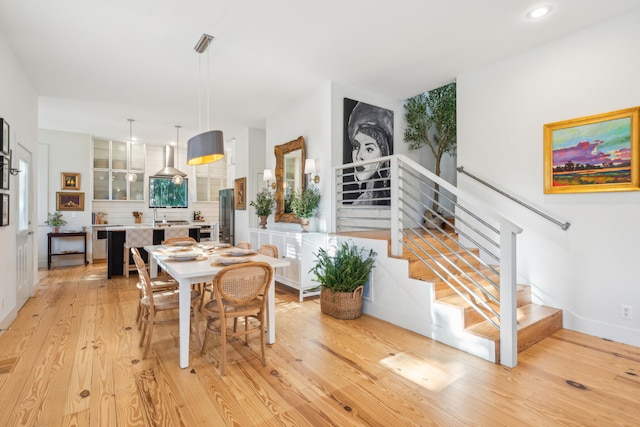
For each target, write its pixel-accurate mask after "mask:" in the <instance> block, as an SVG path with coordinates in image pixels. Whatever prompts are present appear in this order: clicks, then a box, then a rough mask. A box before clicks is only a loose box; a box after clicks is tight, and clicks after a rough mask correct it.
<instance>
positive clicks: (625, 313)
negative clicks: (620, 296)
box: [620, 304, 633, 319]
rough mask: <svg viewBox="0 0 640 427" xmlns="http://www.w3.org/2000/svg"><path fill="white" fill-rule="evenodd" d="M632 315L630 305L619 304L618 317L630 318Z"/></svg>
mask: <svg viewBox="0 0 640 427" xmlns="http://www.w3.org/2000/svg"><path fill="white" fill-rule="evenodd" d="M632 316H633V315H632V312H631V306H630V305H624V304H620V317H622V318H623V319H631V318H632Z"/></svg>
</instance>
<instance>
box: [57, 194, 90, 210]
mask: <svg viewBox="0 0 640 427" xmlns="http://www.w3.org/2000/svg"><path fill="white" fill-rule="evenodd" d="M56 210H57V211H83V210H84V193H61V192H56Z"/></svg>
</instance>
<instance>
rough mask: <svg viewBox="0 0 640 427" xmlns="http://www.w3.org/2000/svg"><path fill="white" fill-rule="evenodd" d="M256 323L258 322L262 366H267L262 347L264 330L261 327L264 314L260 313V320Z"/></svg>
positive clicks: (263, 347) (263, 346)
mask: <svg viewBox="0 0 640 427" xmlns="http://www.w3.org/2000/svg"><path fill="white" fill-rule="evenodd" d="M258 321H259V322H260V331H259V332H260V349H261V350H262V366H267V358H266V357H265V353H264V350H265V345H264V341H265V337H264V336H265V335H266V334H265V332H264V328H263V326H262V325H264V312H260V318H259V319H258Z"/></svg>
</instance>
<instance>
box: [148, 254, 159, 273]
mask: <svg viewBox="0 0 640 427" xmlns="http://www.w3.org/2000/svg"><path fill="white" fill-rule="evenodd" d="M149 277H150V278H152V279H155V278H156V277H158V262H157V261H156V257H154V256H153V255H151V254H149Z"/></svg>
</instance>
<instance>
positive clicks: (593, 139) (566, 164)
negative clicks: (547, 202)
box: [544, 107, 640, 194]
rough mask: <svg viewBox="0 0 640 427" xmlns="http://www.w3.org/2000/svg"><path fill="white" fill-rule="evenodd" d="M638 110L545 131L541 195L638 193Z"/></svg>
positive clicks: (550, 126)
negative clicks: (608, 192)
mask: <svg viewBox="0 0 640 427" xmlns="http://www.w3.org/2000/svg"><path fill="white" fill-rule="evenodd" d="M639 120H640V107H634V108H628V109H625V110H619V111H613V112H610V113H605V114H598V115H595V116H589V117H582V118H579V119H572V120H566V121H562V122H557V123H550V124H546V125H544V192H545V193H546V194H554V193H586V192H601V191H634V190H640V175H639V171H638V169H639V167H640V162H639V156H640V134H639V131H640V130H639V129H638V123H639Z"/></svg>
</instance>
